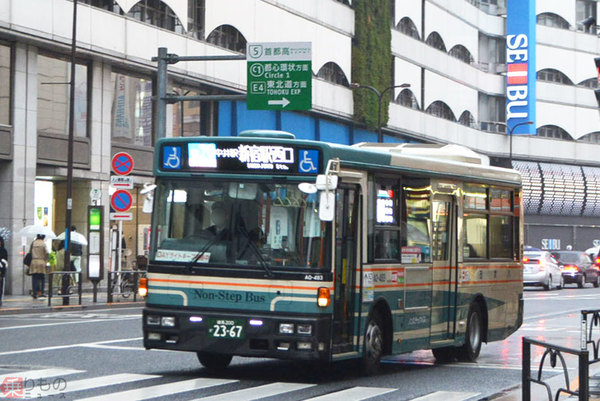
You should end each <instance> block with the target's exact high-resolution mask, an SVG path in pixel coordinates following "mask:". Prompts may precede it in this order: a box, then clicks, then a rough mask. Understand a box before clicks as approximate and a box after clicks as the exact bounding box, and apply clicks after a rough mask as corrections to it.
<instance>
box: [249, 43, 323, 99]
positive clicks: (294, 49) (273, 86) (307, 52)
mask: <svg viewBox="0 0 600 401" xmlns="http://www.w3.org/2000/svg"><path fill="white" fill-rule="evenodd" d="M246 50H247V51H246V59H247V61H248V95H247V104H248V109H249V110H309V109H311V108H312V62H311V51H312V49H311V43H310V42H280V43H278V42H273V43H248V45H247V49H246Z"/></svg>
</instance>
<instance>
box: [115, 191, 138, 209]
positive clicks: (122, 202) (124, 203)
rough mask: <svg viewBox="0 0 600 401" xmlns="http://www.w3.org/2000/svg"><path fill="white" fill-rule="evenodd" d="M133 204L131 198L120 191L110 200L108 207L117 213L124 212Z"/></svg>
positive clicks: (126, 193)
mask: <svg viewBox="0 0 600 401" xmlns="http://www.w3.org/2000/svg"><path fill="white" fill-rule="evenodd" d="M132 203H133V197H132V196H131V194H130V193H129V192H128V191H124V190H120V191H117V192H115V193H114V194H113V196H112V197H111V198H110V205H111V206H112V208H113V209H115V210H116V211H117V212H126V211H128V210H129V208H130V207H131V205H132Z"/></svg>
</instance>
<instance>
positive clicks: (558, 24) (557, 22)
mask: <svg viewBox="0 0 600 401" xmlns="http://www.w3.org/2000/svg"><path fill="white" fill-rule="evenodd" d="M537 23H538V24H539V25H545V26H551V27H553V28H560V29H569V28H570V27H571V25H570V24H569V22H568V21H567V20H566V19H564V18H563V17H561V16H560V15H558V14H554V13H541V14H538V16H537Z"/></svg>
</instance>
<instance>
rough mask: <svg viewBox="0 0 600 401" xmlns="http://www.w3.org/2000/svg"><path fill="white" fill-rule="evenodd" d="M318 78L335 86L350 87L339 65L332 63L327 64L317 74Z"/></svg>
mask: <svg viewBox="0 0 600 401" xmlns="http://www.w3.org/2000/svg"><path fill="white" fill-rule="evenodd" d="M317 77H319V78H321V79H323V80H325V81H327V82H331V83H334V84H338V85H344V86H350V84H349V83H348V79H347V78H346V74H344V71H342V69H341V68H340V66H339V65H337V64H336V63H334V62H332V61H330V62H328V63H325V64H324V65H323V67H321V69H320V70H319V72H317Z"/></svg>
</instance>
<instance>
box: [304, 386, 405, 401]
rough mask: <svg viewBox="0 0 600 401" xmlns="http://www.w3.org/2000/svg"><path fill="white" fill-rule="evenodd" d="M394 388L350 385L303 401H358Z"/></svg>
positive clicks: (388, 391)
mask: <svg viewBox="0 0 600 401" xmlns="http://www.w3.org/2000/svg"><path fill="white" fill-rule="evenodd" d="M396 390H398V389H397V388H385V387H352V388H349V389H346V390H342V391H336V392H335V393H329V394H325V395H321V396H318V397H314V398H309V399H308V400H305V401H360V400H366V399H368V398H372V397H377V396H378V395H382V394H387V393H391V392H392V391H396Z"/></svg>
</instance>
